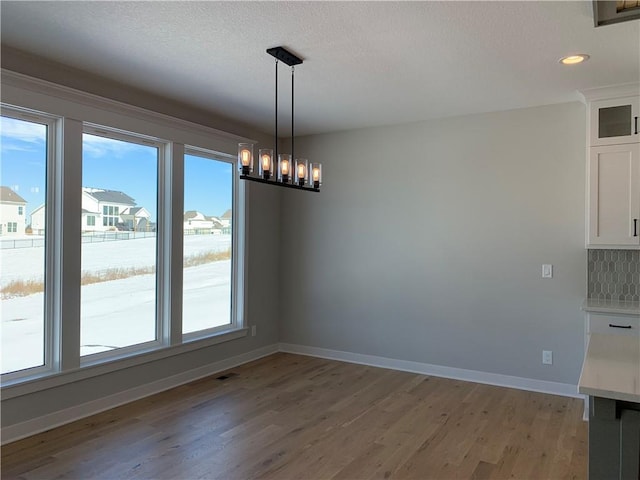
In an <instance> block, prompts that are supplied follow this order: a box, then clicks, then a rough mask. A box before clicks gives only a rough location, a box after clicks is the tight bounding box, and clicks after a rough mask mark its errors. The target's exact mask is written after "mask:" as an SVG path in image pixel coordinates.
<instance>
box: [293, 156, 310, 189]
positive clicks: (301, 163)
mask: <svg viewBox="0 0 640 480" xmlns="http://www.w3.org/2000/svg"><path fill="white" fill-rule="evenodd" d="M308 175H309V161H308V160H307V159H306V158H296V172H295V176H296V178H295V182H296V183H297V184H298V185H300V186H303V185H304V184H305V183H306V181H307V177H308Z"/></svg>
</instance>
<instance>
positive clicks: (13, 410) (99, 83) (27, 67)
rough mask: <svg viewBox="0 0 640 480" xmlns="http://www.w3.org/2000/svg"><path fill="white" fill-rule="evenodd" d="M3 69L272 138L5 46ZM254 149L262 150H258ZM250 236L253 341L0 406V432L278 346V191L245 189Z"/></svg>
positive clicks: (205, 350)
mask: <svg viewBox="0 0 640 480" xmlns="http://www.w3.org/2000/svg"><path fill="white" fill-rule="evenodd" d="M2 67H3V68H10V69H11V70H13V71H16V72H18V73H24V74H27V75H31V76H34V77H36V78H42V79H44V80H49V81H52V82H55V83H58V84H62V85H67V86H70V87H73V88H78V89H82V90H84V91H88V92H90V93H94V94H97V95H101V96H103V97H106V98H113V99H116V100H120V101H125V102H126V103H129V104H130V105H136V106H140V107H143V108H147V109H150V110H153V111H157V112H161V113H165V114H168V115H172V116H176V117H179V118H183V119H186V120H190V121H193V122H197V123H200V124H203V125H208V126H211V127H214V128H219V129H221V130H225V131H228V132H231V133H235V134H238V135H245V136H248V137H251V138H254V139H257V140H258V141H262V142H264V143H265V144H272V138H271V137H269V136H265V135H262V134H260V133H258V132H254V131H250V130H248V129H246V128H243V127H242V126H241V125H237V124H234V123H232V122H229V121H227V119H224V118H220V117H216V116H214V115H211V114H206V115H205V114H204V113H203V112H201V111H198V110H195V109H191V108H189V107H187V106H184V105H179V104H176V103H172V102H167V101H166V100H164V99H162V98H160V97H155V96H153V95H150V94H146V93H141V92H135V91H131V90H130V89H128V88H126V87H123V86H119V85H116V84H112V83H110V82H108V81H106V80H103V79H99V78H97V77H93V76H90V75H87V74H84V73H83V72H79V71H75V70H71V69H69V68H67V67H64V66H61V65H57V64H53V63H51V62H48V61H44V60H42V59H37V58H32V57H30V56H28V55H26V54H23V53H21V52H15V51H12V50H11V49H6V48H4V47H3V50H2ZM256 148H260V147H259V146H257V147H256ZM248 188H249V205H248V208H249V215H248V229H249V231H250V232H251V235H250V236H249V240H248V256H249V260H248V278H247V282H248V286H249V288H248V300H247V301H248V307H247V308H248V315H247V321H248V323H249V324H250V325H256V327H257V335H256V336H255V337H251V336H247V337H245V338H242V339H239V340H233V341H230V342H226V343H222V344H218V345H215V346H211V347H208V348H203V349H200V350H196V351H191V352H188V353H184V354H181V355H177V356H174V357H169V358H165V359H162V360H159V361H155V362H150V363H146V364H144V365H139V366H136V367H133V368H128V369H126V370H120V371H117V372H113V373H109V374H106V375H101V376H99V377H94V378H90V379H87V380H82V381H79V382H75V383H71V384H67V385H64V386H60V387H56V388H52V389H49V390H44V391H40V392H37V393H33V394H29V395H24V396H21V397H16V398H13V399H8V400H5V399H3V400H2V407H1V413H2V426H3V427H5V426H9V425H14V424H17V423H20V422H24V421H26V420H29V419H32V418H36V417H39V416H42V415H45V414H48V413H53V412H56V411H58V410H62V409H65V408H70V407H73V406H76V405H80V404H82V403H85V402H89V401H92V400H96V399H99V398H102V397H105V396H108V395H112V394H115V393H118V392H122V391H125V390H127V389H130V388H132V387H135V386H140V385H142V384H144V383H151V382H153V381H156V380H159V379H162V378H165V377H168V376H171V375H176V374H179V373H181V372H185V371H188V370H191V369H195V368H198V367H200V366H204V365H207V364H210V363H214V362H216V361H219V360H223V359H227V358H229V357H232V356H235V355H240V354H242V353H245V352H248V351H251V350H254V349H257V348H260V347H263V346H266V345H272V344H274V343H277V342H278V334H279V333H278V302H277V286H276V285H275V282H274V278H277V275H278V260H279V258H278V254H279V240H280V238H279V236H280V192H279V191H277V190H278V189H269V188H264V186H262V185H258V184H255V185H254V184H250V185H248Z"/></svg>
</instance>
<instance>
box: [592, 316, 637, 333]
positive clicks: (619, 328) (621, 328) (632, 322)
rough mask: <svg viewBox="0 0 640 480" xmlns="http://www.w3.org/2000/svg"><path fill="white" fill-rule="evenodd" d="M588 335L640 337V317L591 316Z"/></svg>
mask: <svg viewBox="0 0 640 480" xmlns="http://www.w3.org/2000/svg"><path fill="white" fill-rule="evenodd" d="M611 325H613V326H611ZM587 333H609V334H612V335H635V336H640V317H638V316H636V315H599V314H593V313H592V314H590V315H589V325H588V331H587Z"/></svg>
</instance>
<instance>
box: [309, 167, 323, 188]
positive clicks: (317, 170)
mask: <svg viewBox="0 0 640 480" xmlns="http://www.w3.org/2000/svg"><path fill="white" fill-rule="evenodd" d="M309 183H310V184H311V186H312V187H313V188H320V186H321V185H322V164H321V163H312V164H311V167H310V169H309Z"/></svg>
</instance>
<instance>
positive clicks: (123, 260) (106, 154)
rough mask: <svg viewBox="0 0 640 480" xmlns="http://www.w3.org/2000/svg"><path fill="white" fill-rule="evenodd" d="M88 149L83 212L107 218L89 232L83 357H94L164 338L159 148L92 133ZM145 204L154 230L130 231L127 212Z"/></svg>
mask: <svg viewBox="0 0 640 480" xmlns="http://www.w3.org/2000/svg"><path fill="white" fill-rule="evenodd" d="M113 135H114V136H115V134H113ZM82 147H83V148H82V211H83V212H92V213H93V212H96V213H97V212H102V215H103V228H102V229H101V230H102V231H99V232H96V231H89V232H85V233H84V234H83V237H82V279H81V284H82V289H81V306H80V312H81V317H80V319H81V328H80V355H89V354H93V353H99V352H105V351H110V350H115V349H119V348H123V347H129V346H132V345H139V344H144V343H147V342H153V341H155V340H156V339H157V331H158V329H157V327H156V303H157V302H156V298H157V296H156V284H157V282H156V261H157V250H156V245H157V241H156V235H155V228H153V226H154V225H155V224H156V208H157V198H158V154H159V149H158V147H156V146H150V145H145V144H142V141H141V140H139V139H136V138H135V137H131V136H127V137H123V135H121V134H120V135H118V138H110V137H106V136H99V135H93V134H91V133H85V134H84V135H83V141H82ZM139 207H144V208H145V209H146V210H147V211H148V212H150V214H151V218H149V219H148V223H149V229H148V234H147V235H140V236H136V235H133V234H130V233H128V232H126V233H125V232H124V231H123V230H124V228H123V222H122V221H121V219H120V216H119V215H120V212H121V211H123V210H124V209H126V208H128V209H131V208H139ZM94 223H95V222H94ZM87 225H89V219H88V218H87Z"/></svg>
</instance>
